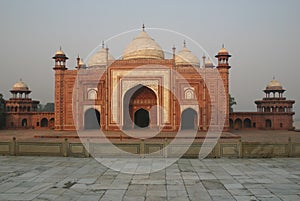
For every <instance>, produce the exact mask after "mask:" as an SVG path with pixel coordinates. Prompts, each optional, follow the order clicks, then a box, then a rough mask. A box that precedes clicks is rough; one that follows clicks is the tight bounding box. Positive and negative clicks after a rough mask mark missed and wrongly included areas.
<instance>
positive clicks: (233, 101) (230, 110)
mask: <svg viewBox="0 0 300 201" xmlns="http://www.w3.org/2000/svg"><path fill="white" fill-rule="evenodd" d="M233 105H236V101H235V99H234V97H233V96H231V95H230V94H229V112H233Z"/></svg>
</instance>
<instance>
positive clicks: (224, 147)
mask: <svg viewBox="0 0 300 201" xmlns="http://www.w3.org/2000/svg"><path fill="white" fill-rule="evenodd" d="M169 143H170V141H169V140H162V141H161V142H147V141H144V140H141V141H135V142H120V143H114V145H115V147H117V148H120V149H122V150H124V151H125V152H129V153H133V154H137V155H139V156H141V157H143V156H146V157H147V154H149V153H152V154H153V156H154V157H155V156H157V157H177V154H178V152H179V150H182V149H183V148H184V147H187V146H186V145H185V144H184V143H182V144H169ZM110 145H111V144H108V143H95V142H89V143H87V144H86V146H84V145H83V144H82V143H81V142H71V141H68V139H63V140H62V141H60V142H44V141H32V142H31V141H30V142H29V141H18V140H17V139H16V138H13V139H12V140H11V141H6V142H0V155H11V156H21V155H22V156H23V155H30V156H64V157H67V156H72V157H90V156H91V155H93V156H99V157H112V156H113V157H119V156H120V154H119V153H118V152H116V151H115V150H114V149H111V148H110V147H111V146H110ZM201 146H202V143H195V142H194V143H193V144H191V145H190V146H189V148H188V149H187V150H186V152H185V154H184V155H183V157H186V158H197V157H198V154H199V151H200V148H201ZM144 154H145V155H144ZM207 157H208V158H222V157H225V158H264V157H268V158H270V157H300V143H294V142H291V141H290V140H289V142H287V143H261V142H241V141H240V140H237V141H234V142H218V143H217V144H216V145H215V146H214V148H213V149H212V150H211V152H210V154H209V155H208V156H207Z"/></svg>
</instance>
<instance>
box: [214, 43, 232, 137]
mask: <svg viewBox="0 0 300 201" xmlns="http://www.w3.org/2000/svg"><path fill="white" fill-rule="evenodd" d="M215 57H216V58H217V59H218V66H217V69H218V71H219V73H220V76H221V78H222V80H223V85H224V89H225V96H226V97H224V99H225V101H226V110H225V113H226V119H225V124H224V131H228V130H229V69H230V68H231V66H230V65H229V58H230V57H231V55H230V54H229V52H228V51H227V50H226V49H225V47H224V44H223V45H222V48H221V49H220V50H219V52H218V54H217V55H216V56H215ZM219 98H221V97H219Z"/></svg>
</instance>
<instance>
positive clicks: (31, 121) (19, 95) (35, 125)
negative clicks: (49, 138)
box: [4, 81, 54, 129]
mask: <svg viewBox="0 0 300 201" xmlns="http://www.w3.org/2000/svg"><path fill="white" fill-rule="evenodd" d="M10 92H11V93H12V95H13V97H12V98H10V99H9V100H6V101H5V103H4V104H5V105H4V108H5V127H4V128H6V129H29V128H30V129H49V128H54V113H53V112H37V107H38V104H39V101H36V100H32V99H31V98H29V94H30V93H31V91H30V90H29V88H28V86H27V85H26V84H25V83H24V82H22V81H19V82H17V83H16V84H14V86H13V88H12V90H11V91H10Z"/></svg>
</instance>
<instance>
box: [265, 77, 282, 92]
mask: <svg viewBox="0 0 300 201" xmlns="http://www.w3.org/2000/svg"><path fill="white" fill-rule="evenodd" d="M266 90H283V87H282V84H281V83H280V82H279V81H277V80H275V79H273V80H271V81H270V82H269V83H268V85H267V87H266Z"/></svg>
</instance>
